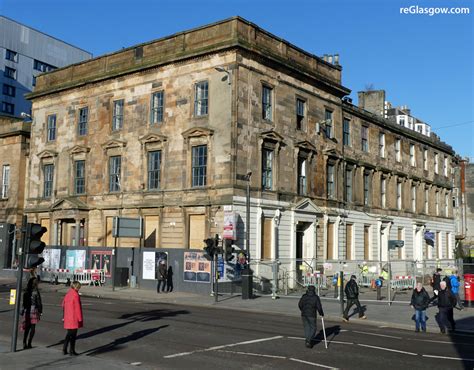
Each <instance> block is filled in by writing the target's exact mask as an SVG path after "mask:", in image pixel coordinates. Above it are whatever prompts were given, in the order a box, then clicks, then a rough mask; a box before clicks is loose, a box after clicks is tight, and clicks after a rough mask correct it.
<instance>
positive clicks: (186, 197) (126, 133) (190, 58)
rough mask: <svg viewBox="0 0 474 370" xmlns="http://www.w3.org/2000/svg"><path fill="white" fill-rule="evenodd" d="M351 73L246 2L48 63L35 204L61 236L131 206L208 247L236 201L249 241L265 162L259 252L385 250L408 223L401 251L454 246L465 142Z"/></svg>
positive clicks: (85, 232) (256, 228)
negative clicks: (361, 90)
mask: <svg viewBox="0 0 474 370" xmlns="http://www.w3.org/2000/svg"><path fill="white" fill-rule="evenodd" d="M341 73H342V68H341V67H340V66H339V65H333V64H330V63H328V62H326V61H324V60H323V59H321V58H318V57H316V56H314V55H312V54H309V53H307V52H305V51H303V50H301V49H299V48H297V47H296V46H294V45H291V44H290V43H288V42H286V41H285V40H282V39H279V38H278V37H276V36H274V35H271V34H269V33H268V32H266V31H264V30H262V29H260V28H259V27H257V26H256V25H254V24H252V23H249V22H247V21H245V20H243V19H241V18H232V19H229V20H225V21H222V22H218V23H215V24H212V25H209V26H205V27H201V28H199V29H195V30H191V31H187V32H182V33H179V34H176V35H173V36H171V37H168V38H164V39H159V40H156V41H152V42H149V43H145V44H141V45H138V46H136V47H132V48H129V49H125V50H122V51H119V52H117V53H113V54H109V55H105V56H103V57H99V58H96V59H93V60H91V61H88V62H84V63H80V64H76V65H73V66H70V67H67V68H63V69H60V70H57V71H54V72H51V73H47V74H44V75H42V76H40V77H38V80H37V88H36V90H35V92H34V93H32V94H31V95H30V99H32V101H33V116H34V122H35V124H34V125H33V130H32V140H31V160H30V162H29V168H28V175H29V178H28V181H27V190H26V191H27V202H26V212H27V214H28V215H29V217H30V218H31V219H35V220H37V221H38V222H41V223H42V224H43V225H46V226H47V227H48V228H49V229H50V230H52V232H51V233H50V234H49V242H50V244H66V245H74V244H85V245H90V246H105V245H107V246H111V245H112V243H113V238H111V225H112V218H113V217H114V216H117V215H122V216H128V217H135V216H137V217H138V216H141V217H143V218H144V224H145V240H144V241H143V243H144V245H146V246H153V247H162V248H165V247H166V248H193V247H194V248H202V247H203V242H202V240H203V239H204V238H207V237H209V236H212V235H214V234H215V233H218V234H222V231H223V222H224V206H231V207H232V209H233V211H234V212H235V213H236V214H238V217H237V219H238V222H237V240H236V242H235V244H236V245H238V246H239V247H243V246H244V239H245V238H244V232H245V229H244V225H245V221H246V220H245V214H246V213H245V200H246V198H245V189H246V185H247V181H246V177H245V175H246V174H247V173H248V172H249V171H251V172H252V176H251V180H250V181H251V183H250V186H251V222H250V224H251V228H250V237H251V255H252V258H257V259H269V258H281V259H284V258H314V257H317V258H328V259H339V260H343V259H346V260H351V259H352V260H355V259H366V260H369V259H370V260H386V259H387V250H388V249H387V244H388V240H390V239H400V238H401V239H403V240H405V242H406V247H405V248H404V249H403V253H402V254H400V255H398V256H397V257H396V258H407V259H408V258H409V259H418V260H420V259H427V258H436V257H439V258H448V257H452V248H453V244H454V221H453V213H452V206H451V201H450V199H451V189H452V177H451V168H452V166H453V155H454V152H453V150H452V149H451V147H449V146H448V145H446V144H444V143H442V142H440V141H439V140H437V139H436V138H429V137H426V136H423V135H420V134H418V133H416V132H414V131H412V130H408V129H405V128H403V127H400V126H398V125H396V124H394V123H392V122H389V121H387V120H386V119H384V118H383V117H381V116H379V115H377V114H373V113H370V112H368V111H366V110H364V109H361V108H359V107H357V106H354V105H352V104H350V103H348V102H345V101H344V100H343V97H344V96H346V95H348V94H349V93H350V90H349V89H347V88H346V87H344V86H342V85H341ZM160 92H163V93H160ZM154 93H158V94H157V95H153V94H154ZM206 94H207V95H206ZM160 96H161V98H162V100H160V98H159V97H160ZM155 98H157V99H158V100H156V101H155ZM120 101H123V105H121V104H122V103H120ZM157 101H163V103H161V102H159V103H157ZM117 102H118V103H117ZM122 106H123V115H122V110H121V109H122V108H121V107H122ZM86 107H87V132H86V133H85V134H84V135H79V134H78V133H79V131H80V130H79V128H78V126H79V121H80V119H81V114H82V113H81V112H84V110H83V109H84V108H86ZM153 108H157V109H153ZM156 115H158V116H159V117H160V118H161V117H162V120H161V122H159V123H151V121H153V120H155V118H156V117H157V116H156ZM51 117H54V119H53V118H51ZM158 121H160V119H158ZM53 122H54V124H53ZM344 122H346V124H344ZM344 126H345V127H346V130H344ZM363 127H364V129H363ZM53 128H54V129H53ZM114 128H115V129H114ZM347 128H348V129H347ZM364 130H365V131H364ZM53 131H54V132H53ZM344 131H346V134H344ZM380 134H384V138H383V148H381V146H380V144H381V143H382V142H381V141H379V140H380ZM398 140H399V143H400V144H397V141H398ZM398 145H400V146H399V150H398V151H399V155H400V158H399V159H397V158H396V151H397V149H396V148H398ZM363 147H364V148H363ZM363 149H364V150H363ZM382 149H383V151H384V153H383V155H381V154H380V153H381V152H380V151H381V150H382ZM200 150H201V151H200ZM157 152H159V157H153V155H155V154H156V153H157ZM425 153H426V154H425ZM204 155H205V156H204ZM425 155H426V157H424V156H425ZM412 157H413V158H414V159H412ZM113 158H120V159H113ZM152 158H154V159H152ZM157 158H159V161H157ZM424 158H426V162H425V161H424ZM435 158H436V159H435ZM78 161H81V163H83V164H84V171H83V172H81V175H80V176H78V171H77V167H76V166H78V164H77V162H78ZM82 161H84V162H82ZM116 161H120V170H119V171H118V173H117V171H116V169H117V166H116V165H117V163H118V162H116ZM412 161H414V162H412ZM435 161H437V164H438V167H437V170H436V171H435ZM113 163H115V167H114V165H113ZM156 163H159V173H158V171H157V169H156V168H154V167H153V165H154V164H156ZM412 163H413V165H412ZM445 165H446V168H445V167H444V166H445ZM51 166H52V167H51ZM81 166H82V165H81ZM81 168H82V167H81ZM46 169H47V171H51V169H53V170H54V171H53V172H54V175H53V176H52V177H51V178H50V179H52V183H51V182H49V180H48V179H45V170H46ZM328 171H329V175H328ZM79 172H80V171H79ZM48 173H49V174H50V172H48ZM346 173H348V175H347V176H345V174H346ZM157 176H158V178H159V180H160V181H159V186H157V181H156V179H157ZM382 179H384V181H385V191H384V194H385V200H384V201H383V200H382V190H381V183H382ZM78 180H79V183H80V182H81V181H82V180H84V181H85V187H84V189H83V190H84V191H82V188H81V189H80V192H79V194H78V191H77V189H78V187H77V184H78ZM350 183H351V184H352V185H351V186H350V189H349V184H350ZM152 188H153V189H152ZM45 189H46V190H45ZM397 189H398V191H400V192H401V193H400V194H399V196H397ZM413 189H414V190H413ZM49 190H51V191H49ZM349 192H350V194H352V196H351V197H348V196H347V195H348V194H347V193H349ZM412 194H413V195H412ZM426 194H428V205H427V206H425V195H426ZM436 194H438V195H436ZM412 197H413V199H412ZM436 199H437V201H436ZM446 200H448V201H447V203H446ZM383 202H384V203H383ZM425 207H427V208H425ZM426 230H431V231H434V232H435V234H436V238H437V239H436V240H437V242H436V247H435V248H428V247H426V245H425V243H424V237H423V235H424V232H425V231H426ZM118 243H119V246H137V245H138V243H139V241H138V240H134V239H129V240H126V239H119V240H118ZM394 258H395V257H394Z"/></svg>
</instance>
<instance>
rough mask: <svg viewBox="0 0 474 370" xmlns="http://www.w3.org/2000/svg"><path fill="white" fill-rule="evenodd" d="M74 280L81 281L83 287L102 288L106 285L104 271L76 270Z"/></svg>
mask: <svg viewBox="0 0 474 370" xmlns="http://www.w3.org/2000/svg"><path fill="white" fill-rule="evenodd" d="M74 280H77V281H79V282H80V283H81V284H83V285H95V286H101V285H103V284H104V283H105V272H104V270H92V269H85V270H76V271H74Z"/></svg>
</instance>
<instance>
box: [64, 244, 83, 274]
mask: <svg viewBox="0 0 474 370" xmlns="http://www.w3.org/2000/svg"><path fill="white" fill-rule="evenodd" d="M85 266H86V251H85V250H79V249H77V250H68V251H66V268H67V269H68V270H70V271H75V270H84V268H85Z"/></svg>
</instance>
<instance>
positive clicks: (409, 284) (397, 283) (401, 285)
mask: <svg viewBox="0 0 474 370" xmlns="http://www.w3.org/2000/svg"><path fill="white" fill-rule="evenodd" d="M415 286H416V278H415V277H414V276H395V279H393V280H390V287H391V288H392V289H397V290H404V289H414V288H415Z"/></svg>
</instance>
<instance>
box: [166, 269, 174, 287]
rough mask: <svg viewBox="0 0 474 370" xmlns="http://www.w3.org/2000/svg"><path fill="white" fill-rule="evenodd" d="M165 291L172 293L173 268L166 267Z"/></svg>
mask: <svg viewBox="0 0 474 370" xmlns="http://www.w3.org/2000/svg"><path fill="white" fill-rule="evenodd" d="M166 291H167V292H168V293H171V292H172V291H173V267H171V266H169V267H168V273H167V274H166Z"/></svg>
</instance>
